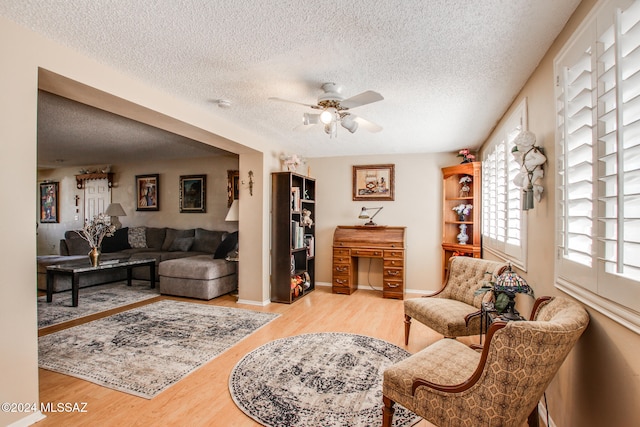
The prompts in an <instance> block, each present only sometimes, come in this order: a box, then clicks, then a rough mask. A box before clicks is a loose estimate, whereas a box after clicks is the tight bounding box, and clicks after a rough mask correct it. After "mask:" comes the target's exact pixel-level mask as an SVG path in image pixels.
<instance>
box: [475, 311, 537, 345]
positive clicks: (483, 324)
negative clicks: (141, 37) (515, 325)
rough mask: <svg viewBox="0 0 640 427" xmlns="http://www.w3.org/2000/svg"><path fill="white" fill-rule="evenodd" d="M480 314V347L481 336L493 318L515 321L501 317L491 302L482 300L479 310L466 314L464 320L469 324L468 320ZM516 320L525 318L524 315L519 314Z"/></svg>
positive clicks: (484, 333) (487, 329) (485, 332)
mask: <svg viewBox="0 0 640 427" xmlns="http://www.w3.org/2000/svg"><path fill="white" fill-rule="evenodd" d="M477 316H480V347H482V337H483V335H486V334H487V332H488V331H489V326H491V324H492V323H493V321H494V320H496V319H500V320H506V321H515V320H510V319H503V318H502V317H501V315H500V314H499V313H498V311H497V310H496V308H495V306H494V305H493V302H483V303H482V304H481V305H480V311H477V312H475V313H472V314H470V315H468V316H467V318H466V322H467V324H469V321H470V320H471V319H472V318H474V317H477ZM517 320H518V321H522V320H526V319H525V318H524V317H522V316H519V318H518V319H517Z"/></svg>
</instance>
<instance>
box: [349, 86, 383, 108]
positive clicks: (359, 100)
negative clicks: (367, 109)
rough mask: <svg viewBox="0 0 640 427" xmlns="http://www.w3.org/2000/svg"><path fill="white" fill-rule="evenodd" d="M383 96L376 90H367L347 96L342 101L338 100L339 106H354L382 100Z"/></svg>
mask: <svg viewBox="0 0 640 427" xmlns="http://www.w3.org/2000/svg"><path fill="white" fill-rule="evenodd" d="M383 99H384V98H383V97H382V95H380V94H379V93H378V92H374V91H372V90H368V91H366V92H362V93H361V94H358V95H355V96H352V97H351V98H347V99H345V100H344V101H340V106H341V107H343V108H356V107H359V106H361V105H366V104H371V103H372V102H378V101H382V100H383Z"/></svg>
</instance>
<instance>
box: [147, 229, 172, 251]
mask: <svg viewBox="0 0 640 427" xmlns="http://www.w3.org/2000/svg"><path fill="white" fill-rule="evenodd" d="M146 234H147V247H148V248H152V249H160V248H162V244H163V243H164V238H165V237H166V234H167V229H166V228H155V227H146Z"/></svg>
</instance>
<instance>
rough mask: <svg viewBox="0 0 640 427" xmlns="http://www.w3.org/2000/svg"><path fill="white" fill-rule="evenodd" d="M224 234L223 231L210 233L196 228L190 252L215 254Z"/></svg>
mask: <svg viewBox="0 0 640 427" xmlns="http://www.w3.org/2000/svg"><path fill="white" fill-rule="evenodd" d="M225 233H226V232H224V231H211V230H205V229H204V228H196V231H195V240H194V242H193V246H192V247H191V250H192V251H194V252H206V253H210V254H212V253H215V251H216V249H217V248H218V246H220V242H222V237H223V236H224V234H225Z"/></svg>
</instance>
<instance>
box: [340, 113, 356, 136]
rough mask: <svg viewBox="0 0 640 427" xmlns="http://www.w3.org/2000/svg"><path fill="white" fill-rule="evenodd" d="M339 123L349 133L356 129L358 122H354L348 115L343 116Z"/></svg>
mask: <svg viewBox="0 0 640 427" xmlns="http://www.w3.org/2000/svg"><path fill="white" fill-rule="evenodd" d="M340 124H341V125H342V127H343V128H345V129H346V130H348V131H349V132H351V133H355V131H356V130H358V122H356V121H355V120H354V119H353V117H351V116H350V115H346V116H345V117H343V118H342V120H341V121H340Z"/></svg>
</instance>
